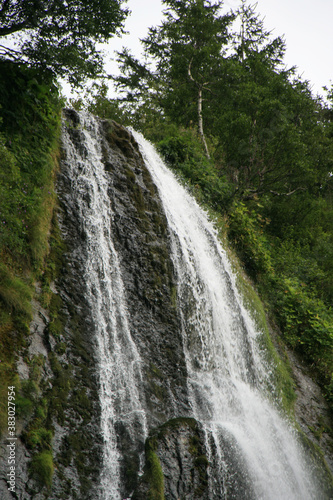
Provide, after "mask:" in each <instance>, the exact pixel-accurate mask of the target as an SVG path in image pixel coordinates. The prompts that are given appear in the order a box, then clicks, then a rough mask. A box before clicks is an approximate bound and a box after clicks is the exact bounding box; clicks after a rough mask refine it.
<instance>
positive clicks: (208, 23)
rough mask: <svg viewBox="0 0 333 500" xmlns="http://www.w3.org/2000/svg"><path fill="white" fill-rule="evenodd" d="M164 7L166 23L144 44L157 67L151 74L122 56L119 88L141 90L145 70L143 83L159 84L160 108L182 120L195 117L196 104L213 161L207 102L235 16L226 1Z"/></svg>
mask: <svg viewBox="0 0 333 500" xmlns="http://www.w3.org/2000/svg"><path fill="white" fill-rule="evenodd" d="M162 3H163V5H164V6H165V7H166V9H165V10H164V20H163V22H162V24H161V25H160V26H157V27H153V28H150V29H149V32H148V36H147V37H146V38H145V39H143V40H142V43H143V45H144V53H145V55H146V57H148V58H150V59H151V60H152V61H153V66H152V67H153V69H150V70H149V71H147V66H145V71H143V67H142V65H140V63H139V62H138V61H135V60H134V58H132V57H130V56H129V54H128V51H124V52H123V53H122V54H119V61H120V62H121V63H122V69H123V76H122V77H120V78H118V85H119V86H123V87H126V86H127V87H131V83H133V82H135V84H136V85H137V88H138V80H137V79H136V78H133V74H135V75H137V76H138V75H139V73H140V71H141V75H142V76H144V78H143V79H142V80H144V79H145V78H146V79H147V77H148V78H150V82H153V81H155V82H159V104H160V105H161V107H162V108H163V110H164V111H165V113H166V114H168V115H169V116H170V117H171V118H172V119H173V120H174V121H178V122H181V121H182V119H184V116H189V110H192V109H193V104H194V103H195V107H196V121H197V126H198V132H199V135H200V138H201V140H202V143H203V146H204V149H205V152H206V155H207V157H209V156H210V155H209V150H208V146H207V141H206V137H205V132H204V118H205V100H206V99H207V98H209V95H210V94H211V93H212V92H213V89H212V86H213V85H214V83H215V82H216V81H217V79H218V77H217V74H218V72H219V67H220V65H221V64H222V61H223V55H224V52H225V50H226V47H227V44H228V42H229V39H230V35H229V32H228V27H229V25H230V24H231V22H232V20H233V15H232V14H227V15H222V14H221V7H222V3H223V2H222V1H217V2H211V1H209V0H163V2H162ZM139 70H140V71H139ZM126 72H127V75H126V76H124V75H125V74H126ZM141 85H144V84H143V83H142V84H141ZM155 88H156V85H155ZM132 89H133V85H132ZM186 125H188V124H186Z"/></svg>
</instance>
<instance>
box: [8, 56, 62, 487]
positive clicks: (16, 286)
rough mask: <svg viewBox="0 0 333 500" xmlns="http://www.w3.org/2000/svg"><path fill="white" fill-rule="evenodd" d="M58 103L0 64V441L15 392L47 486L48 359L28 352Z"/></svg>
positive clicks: (49, 88)
mask: <svg viewBox="0 0 333 500" xmlns="http://www.w3.org/2000/svg"><path fill="white" fill-rule="evenodd" d="M61 105H62V103H61V100H60V99H59V96H58V90H57V87H56V86H55V85H54V82H53V81H52V78H50V77H47V76H46V75H45V74H41V73H40V72H37V71H36V70H34V69H31V68H30V69H29V68H26V67H24V66H20V65H18V64H13V63H11V62H4V61H3V62H0V113H1V121H0V360H1V363H0V380H1V384H0V435H2V434H3V432H4V431H5V429H6V427H7V425H6V424H7V388H8V387H9V386H15V394H16V401H15V404H16V406H15V408H16V416H17V418H18V419H27V417H30V418H31V423H30V427H29V428H28V429H27V430H26V435H25V437H24V439H25V442H26V445H27V447H28V448H29V450H30V452H31V453H32V455H33V460H32V464H31V473H32V474H33V475H35V476H36V480H37V481H39V482H40V483H41V485H46V486H47V487H49V486H50V484H51V480H52V474H53V461H52V453H51V441H52V431H51V429H50V425H48V426H47V424H46V421H47V413H48V408H47V406H48V404H47V401H46V400H45V399H43V400H41V385H42V383H43V380H42V377H41V371H42V367H43V365H44V363H45V358H44V356H42V355H33V356H31V357H30V358H29V356H28V355H27V352H28V351H27V346H28V343H29V334H30V330H29V325H30V322H31V319H32V299H33V298H34V294H35V282H36V281H39V282H40V283H42V282H45V280H46V277H47V275H48V274H49V272H50V271H49V270H48V269H47V267H46V258H47V256H48V254H49V253H50V250H51V249H52V245H53V244H54V242H53V238H52V237H51V238H50V231H51V221H52V214H53V210H54V205H55V200H56V196H55V193H54V185H53V184H54V176H55V171H56V167H57V157H58V149H59V133H60V109H61ZM50 246H51V248H50ZM45 305H47V304H46V303H45ZM18 356H22V357H25V360H26V362H27V364H28V366H29V370H30V374H29V379H28V380H20V378H19V376H18V374H17V368H16V365H17V359H18ZM46 427H47V428H46Z"/></svg>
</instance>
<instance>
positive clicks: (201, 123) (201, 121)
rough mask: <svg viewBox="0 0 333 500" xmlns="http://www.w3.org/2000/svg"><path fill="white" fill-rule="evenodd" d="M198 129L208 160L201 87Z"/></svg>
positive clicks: (200, 90)
mask: <svg viewBox="0 0 333 500" xmlns="http://www.w3.org/2000/svg"><path fill="white" fill-rule="evenodd" d="M198 128H199V134H200V137H201V140H202V143H203V145H204V148H205V153H206V156H207V158H210V154H209V150H208V146H207V142H206V138H205V134H204V130H203V119H202V88H201V87H199V92H198Z"/></svg>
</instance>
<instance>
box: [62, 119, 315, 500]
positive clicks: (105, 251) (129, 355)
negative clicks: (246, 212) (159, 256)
mask: <svg viewBox="0 0 333 500" xmlns="http://www.w3.org/2000/svg"><path fill="white" fill-rule="evenodd" d="M75 116H76V118H75V119H76V120H77V121H78V123H77V124H76V125H77V126H75V124H74V126H73V124H72V125H69V126H64V131H63V144H64V160H63V162H62V165H63V166H62V175H63V176H64V177H65V178H66V182H65V184H66V183H67V185H68V190H67V191H66V190H65V192H64V193H63V194H62V195H61V198H62V202H63V204H64V207H65V210H66V212H67V214H68V216H69V217H70V218H71V219H73V220H75V221H76V223H77V225H78V226H79V234H80V237H79V238H78V242H77V247H76V249H75V250H74V251H73V252H72V256H71V262H72V264H71V265H72V266H73V267H75V268H76V272H77V276H78V279H82V283H83V286H84V295H85V300H86V302H87V304H88V309H89V311H90V312H89V315H90V322H91V325H92V332H93V333H94V338H95V346H96V352H95V358H96V361H97V366H98V376H99V395H100V407H101V433H102V436H103V440H104V443H103V450H104V452H103V468H102V471H101V475H100V491H99V494H98V498H100V499H102V500H122V499H123V498H124V496H125V495H127V497H128V496H130V495H131V491H132V490H133V489H135V488H136V486H135V484H136V483H135V482H133V483H131V487H129V486H128V485H127V486H125V485H124V481H125V479H124V470H125V468H126V467H127V465H124V464H125V462H126V460H124V457H125V455H126V454H127V455H131V457H136V459H135V460H136V462H135V460H134V462H135V466H134V468H133V471H134V473H135V474H137V473H138V472H140V469H141V465H140V460H139V459H140V457H141V456H142V451H143V444H144V441H145V439H146V437H147V436H148V426H149V427H155V426H156V425H157V426H158V425H159V423H163V422H164V421H165V420H167V419H168V418H171V417H178V416H179V417H189V416H192V417H194V418H195V419H196V420H197V421H198V422H199V423H200V424H201V426H202V428H203V431H204V436H205V443H204V444H205V448H206V450H205V453H206V455H207V457H208V459H209V463H210V466H209V467H208V469H207V470H208V491H206V493H207V496H204V497H200V498H207V499H209V500H213V499H223V500H226V499H228V500H229V499H234V500H235V499H237V500H245V499H246V500H252V499H253V500H254V499H256V500H259V499H262V500H310V499H311V500H313V499H320V498H324V497H323V496H321V494H320V493H319V488H318V486H317V485H316V481H315V479H314V477H313V474H312V471H311V465H309V464H308V463H307V461H306V459H305V458H304V456H303V452H302V449H301V446H300V445H299V444H298V441H297V437H296V434H295V432H294V431H293V428H292V427H291V426H290V425H289V424H288V422H286V421H285V420H284V419H283V418H282V417H281V415H280V414H279V411H278V410H277V409H276V407H275V405H274V403H272V402H271V400H272V399H274V397H271V396H269V395H268V390H267V388H268V387H269V388H271V387H272V380H271V378H272V377H271V375H272V374H271V373H270V368H269V366H268V364H267V362H266V361H265V355H263V351H262V350H261V349H260V348H259V343H258V339H259V338H260V332H258V331H257V330H256V327H255V324H254V322H253V320H252V319H251V316H250V314H249V313H248V311H247V310H246V307H244V305H243V301H242V298H241V296H240V295H239V293H238V291H237V286H236V277H235V275H234V273H233V272H232V270H231V266H230V264H229V262H228V259H227V257H226V254H225V252H224V250H223V249H222V248H221V245H220V243H219V241H218V238H217V235H216V231H215V230H214V227H213V225H212V224H211V223H210V222H209V220H208V218H207V217H206V214H205V213H204V212H203V211H202V210H201V209H200V208H199V206H198V205H197V204H196V202H195V201H194V199H193V198H192V197H191V196H190V195H189V194H188V192H187V191H186V190H185V189H184V188H183V187H182V186H181V185H180V184H179V183H178V181H177V180H176V178H175V176H174V175H173V174H172V173H171V172H170V171H169V170H168V169H167V167H166V166H165V165H164V164H163V162H162V160H161V159H160V158H159V156H158V155H157V153H156V152H155V150H154V148H153V147H152V146H151V145H150V144H149V143H148V142H147V141H145V140H144V139H143V138H142V136H141V135H140V134H137V133H136V132H133V135H134V137H135V139H136V140H137V142H138V144H139V146H140V149H141V153H142V156H143V158H144V160H145V163H146V167H147V168H148V170H149V172H150V174H151V176H152V179H153V181H154V183H155V185H156V187H157V189H158V191H159V196H160V200H161V203H162V205H163V208H164V212H165V215H166V218H167V222H168V226H169V238H170V244H171V250H172V259H173V263H174V269H175V273H176V278H177V295H178V308H179V316H177V318H180V320H179V325H180V326H179V327H177V331H179V329H180V328H181V329H182V341H181V337H179V343H180V344H181V343H183V345H182V346H180V350H181V352H182V349H184V356H185V361H184V365H183V366H184V371H183V372H181V374H182V373H184V377H185V372H186V374H187V388H186V386H185V384H184V388H185V390H184V391H180V392H179V394H182V396H177V394H178V393H177V391H175V392H174V393H173V396H172V398H171V399H172V401H174V405H173V408H172V411H169V412H165V413H163V410H161V411H160V409H161V408H162V406H161V405H162V403H161V401H162V399H161V400H157V399H156V394H157V395H158V396H161V397H162V395H163V387H162V386H161V385H160V386H159V385H156V384H155V385H153V387H155V389H154V390H155V394H154V395H153V398H154V397H155V400H154V402H153V404H155V406H154V408H155V409H154V415H153V418H151V415H150V414H149V413H148V412H149V411H150V409H151V408H152V406H151V404H152V402H150V404H149V402H148V400H147V395H148V397H149V394H150V393H149V387H150V385H149V384H150V383H151V381H149V373H151V371H149V370H151V369H152V368H151V367H152V366H153V369H154V373H155V374H157V377H158V381H160V380H162V377H161V373H160V372H159V371H158V369H157V368H156V366H154V363H156V362H157V361H156V360H155V359H152V358H151V356H150V357H149V354H148V351H149V349H148V345H147V342H149V340H147V339H149V338H150V339H152V338H153V337H152V335H153V336H158V335H161V338H160V341H159V339H157V344H156V345H158V342H160V345H161V346H162V347H163V346H164V345H165V344H164V342H165V341H166V338H165V337H164V336H165V335H167V334H166V330H163V329H162V330H161V331H160V333H159V331H154V332H153V334H150V335H145V334H143V335H141V334H140V335H138V332H137V331H135V328H136V327H135V326H133V325H135V324H136V323H133V318H131V317H130V316H129V313H128V307H129V306H128V304H127V300H128V297H127V296H128V290H127V288H126V289H125V286H124V281H123V278H122V272H123V271H121V269H123V270H124V269H125V268H126V266H125V267H122V262H123V261H122V259H123V260H124V256H123V254H122V253H119V248H123V247H121V246H119V245H118V247H117V245H115V242H116V239H115V238H117V235H116V234H115V233H116V232H117V231H115V230H114V227H115V220H114V214H113V211H112V209H111V202H110V199H112V196H113V193H114V185H113V177H112V172H109V171H105V165H104V163H105V161H106V160H105V131H104V132H103V131H102V127H101V123H100V122H99V121H98V120H97V119H95V118H93V117H91V116H90V115H88V114H85V113H80V114H79V115H75ZM73 128H74V129H75V130H73ZM103 134H104V135H103ZM121 140H122V139H121ZM103 141H104V142H103ZM103 144H104V146H102V145H103ZM103 147H104V149H103ZM109 160H110V159H108V160H107V161H109ZM141 161H142V160H141ZM110 164H112V165H113V167H112V168H113V169H114V170H115V171H117V169H118V166H119V165H118V164H117V160H115V162H114V163H112V161H111V163H110ZM117 165H118V166H117ZM140 168H141V167H140ZM133 169H134V170H137V171H139V170H140V169H138V168H137V167H133ZM132 172H133V170H132ZM118 174H119V175H118V180H119V179H120V178H123V179H124V183H125V185H126V183H127V188H128V183H129V182H131V183H134V184H135V183H136V182H137V180H135V175H134V174H133V173H128V175H127V177H126V175H123V174H122V173H119V172H118ZM121 176H123V177H121ZM140 182H141V181H139V184H140ZM131 185H132V184H131ZM135 187H137V185H136V184H135ZM121 189H125V188H124V185H121ZM147 191H148V190H147ZM122 192H123V191H120V193H122ZM133 193H134V194H135V193H136V191H135V189H134V190H133ZM120 196H122V195H121V194H120ZM154 196H155V195H154ZM138 200H139V202H138ZM128 203H131V201H129V202H128ZM137 203H139V207H141V208H140V209H141V211H142V203H141V201H140V198H138V199H137ZM148 205H149V204H148ZM149 206H150V205H149ZM150 210H151V208H150ZM148 211H149V210H148ZM121 215H123V214H121ZM155 215H156V214H155ZM131 216H132V217H134V218H139V217H140V214H136V212H135V213H134V212H133V214H132V215H131ZM141 216H142V214H141ZM140 227H142V228H144V227H145V225H144V224H142V225H141V226H140ZM63 229H64V231H66V228H63ZM142 230H143V231H144V229H142ZM136 237H137V239H138V240H139V239H140V238H139V235H136ZM142 241H143V242H144V241H146V243H143V244H146V245H147V248H151V241H152V240H151V235H150V237H149V238H148V237H147V238H143V239H142ZM126 244H127V245H131V241H130V240H128V241H127V243H126V241H125V247H126ZM154 244H155V245H156V244H157V243H156V241H155V243H154ZM116 247H117V248H118V251H116ZM132 247H133V245H132ZM136 247H137V248H139V247H140V245H137V246H136ZM131 255H132V254H131ZM133 255H134V254H133ZM149 255H152V254H149ZM132 258H133V257H132ZM134 258H135V255H134ZM141 258H142V255H139V256H138V259H139V262H140V261H141ZM154 258H155V257H154ZM153 262H155V261H153ZM123 264H124V262H123ZM132 267H133V266H132V265H131V263H130V264H129V267H127V268H126V269H132ZM126 272H128V271H126ZM161 272H163V271H161ZM126 276H127V275H126ZM126 279H128V276H127V278H126ZM157 282H158V280H156V283H157ZM155 286H157V285H155ZM163 286H165V285H163ZM141 288H142V286H141ZM140 290H141V289H140ZM131 293H132V295H133V293H135V289H134V288H133V286H132V289H131ZM140 293H142V291H141V292H140ZM154 293H155V292H154ZM157 293H158V288H157ZM132 298H133V297H132ZM151 303H152V302H149V307H150V308H151V307H152V306H151ZM131 307H133V304H132V306H131ZM147 307H148V306H147ZM149 307H148V309H144V308H143V310H142V312H141V315H143V316H142V320H143V324H145V317H144V314H145V311H148V314H151V309H149ZM132 310H133V309H132ZM146 319H147V321H146V323H147V325H148V324H149V325H151V324H152V323H151V321H150V320H151V318H150V320H149V321H150V322H148V318H146ZM177 321H178V320H177ZM177 324H178V323H177ZM171 331H172V332H173V333H172V337H173V339H174V338H178V337H176V336H175V335H174V332H175V330H170V332H171ZM144 333H145V332H144ZM133 339H135V342H138V345H136V343H135V342H134V340H133ZM145 342H146V344H145ZM177 342H178V341H177ZM139 350H140V352H141V357H140V355H139ZM165 352H168V353H169V354H168V356H169V358H168V360H172V356H171V355H170V349H168V350H166V351H165ZM184 356H183V358H182V359H184ZM177 359H178V361H177V362H178V365H177V370H178V371H179V367H180V366H181V358H180V357H179V356H178V358H177ZM185 363H186V366H185ZM170 373H171V374H172V370H171V371H170ZM147 375H148V381H147V380H145V379H147ZM184 377H183V375H181V376H180V378H179V379H174V380H177V381H178V380H179V381H182V380H185V378H184ZM160 383H161V384H162V382H160ZM165 383H166V387H168V388H169V386H170V387H171V385H170V384H169V381H168V380H166V382H165ZM173 383H174V382H173ZM177 383H178V382H177ZM172 387H173V386H172ZM156 388H157V389H158V390H157V392H156ZM165 393H168V390H166V391H165ZM187 394H188V396H187ZM187 397H188V398H189V401H187V400H186V398H187ZM168 401H170V399H169V400H168ZM156 408H158V409H159V410H158V411H157V410H156ZM189 409H190V410H189ZM148 422H149V424H148ZM120 434H122V439H120V436H119V435H120ZM124 436H125V438H124ZM124 443H125V444H124ZM138 457H139V458H138ZM134 462H132V464H133V463H134ZM128 463H129V461H127V462H126V464H128ZM131 467H132V465H131ZM139 488H140V486H139ZM206 493H205V495H206ZM134 495H135V494H134ZM140 498H143V497H140ZM172 498H176V497H174V496H173V497H172ZM191 498H192V497H191Z"/></svg>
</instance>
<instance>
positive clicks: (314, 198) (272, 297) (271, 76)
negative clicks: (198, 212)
mask: <svg viewBox="0 0 333 500" xmlns="http://www.w3.org/2000/svg"><path fill="white" fill-rule="evenodd" d="M163 5H164V6H165V8H166V11H165V17H164V20H163V23H162V24H161V25H159V26H156V27H152V28H150V30H149V32H148V35H147V37H146V38H145V39H144V40H143V49H144V55H145V59H144V60H143V62H141V61H140V60H138V59H136V58H134V57H133V56H132V55H131V54H130V53H129V51H128V50H127V49H125V50H123V52H121V53H119V54H118V60H119V63H120V65H121V69H122V71H121V75H120V76H119V77H116V78H115V82H116V86H117V88H118V90H119V91H120V92H121V93H122V95H123V97H122V98H121V99H118V101H116V100H114V99H113V100H111V101H108V99H107V97H106V94H105V87H103V86H102V87H101V92H100V93H98V91H97V90H96V88H95V89H94V95H93V96H92V95H91V96H90V100H89V99H88V102H89V104H88V105H89V108H90V109H91V110H95V111H96V112H99V113H102V114H103V116H104V117H108V112H109V111H110V112H111V110H116V112H117V115H118V116H119V114H121V111H122V112H123V120H124V122H125V123H127V122H128V120H129V117H130V119H131V123H132V124H133V126H134V127H135V128H137V129H140V130H141V131H143V133H144V134H145V135H146V137H148V138H149V139H150V140H152V141H153V142H154V143H155V144H156V145H157V147H158V148H159V150H160V152H161V154H162V155H163V156H164V158H165V160H166V161H167V163H168V164H169V165H170V167H171V168H173V169H174V170H175V171H176V172H177V174H178V175H179V176H180V177H181V178H183V179H185V180H186V181H187V183H188V185H189V187H190V189H191V190H192V192H193V193H194V195H195V196H196V197H197V199H198V200H199V201H200V202H201V203H203V204H205V206H208V207H210V208H212V209H214V210H215V211H217V212H219V213H220V214H221V216H223V217H224V219H225V225H226V227H227V234H228V238H229V241H230V242H231V243H232V245H233V246H234V248H235V249H236V251H237V253H238V255H239V257H240V258H241V260H242V262H243V266H244V269H245V271H246V272H247V273H248V274H249V276H250V277H251V279H252V280H253V281H254V283H255V285H256V286H257V289H258V291H259V294H260V296H261V298H262V299H263V300H264V303H265V306H266V312H267V313H268V314H269V315H270V317H271V319H272V320H273V322H275V323H276V325H277V326H278V327H279V329H280V331H281V336H282V339H283V340H284V342H285V343H286V344H287V345H288V346H290V347H291V348H292V349H293V350H295V352H297V353H299V355H301V356H302V357H303V359H305V360H306V361H307V363H308V365H309V367H310V369H311V370H312V372H313V375H314V376H316V377H317V379H318V380H319V381H320V383H321V385H322V387H323V388H324V391H325V394H326V396H327V399H328V401H330V402H332V400H333V381H332V373H333V312H332V309H331V304H332V295H333V281H332V276H333V253H332V248H333V245H332V243H333V233H332V227H333V205H332V186H333V177H332V175H331V173H332V171H333V140H332V138H333V124H332V118H333V110H332V105H331V104H332V102H333V91H332V90H331V91H329V92H328V103H324V102H323V101H322V100H321V99H320V98H319V97H314V96H313V95H312V94H311V90H310V86H309V83H308V82H304V81H302V80H301V79H300V78H299V77H297V76H296V69H295V68H291V69H288V70H287V69H286V68H285V67H284V65H283V57H284V53H285V42H284V40H283V39H282V38H281V37H277V38H275V39H272V38H271V36H270V33H269V32H267V31H266V30H265V28H264V25H263V22H262V20H261V19H260V18H259V17H258V15H257V14H256V12H255V8H254V7H252V6H249V5H247V3H246V1H245V0H242V2H241V5H240V8H239V9H238V11H236V12H234V13H226V14H224V15H223V11H221V10H220V9H219V7H221V5H222V3H221V2H212V1H208V0H183V1H180V2H179V1H175V0H164V1H163ZM184 12H186V16H185V15H183V14H184ZM235 19H237V20H238V23H239V24H240V26H241V28H240V30H239V33H237V32H236V33H233V34H231V33H232V29H233V22H234V20H235ZM239 24H238V25H239ZM203 27H204V28H205V29H203ZM195 124H196V125H195Z"/></svg>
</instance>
